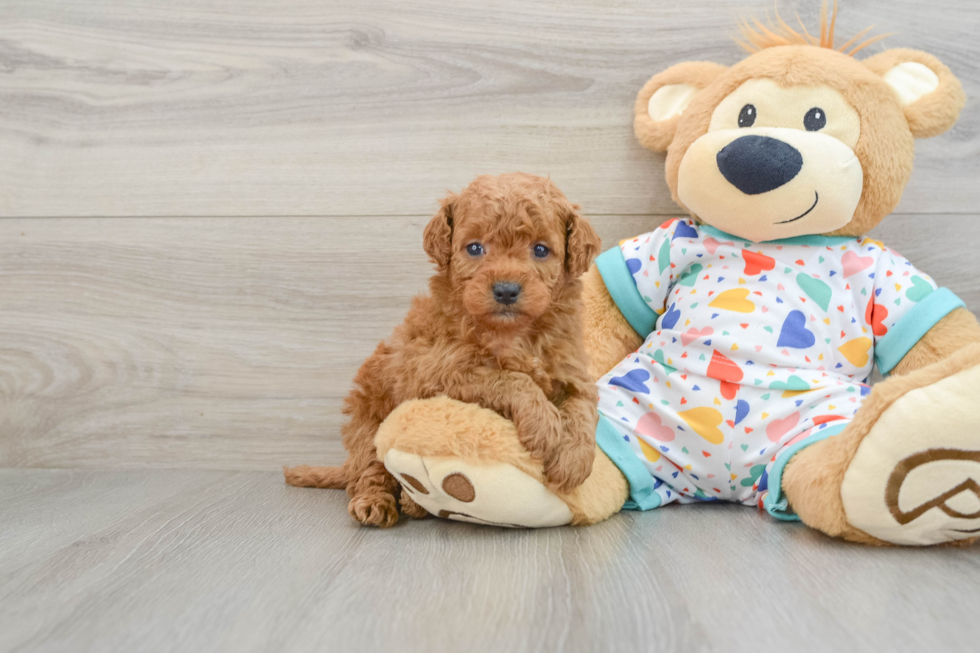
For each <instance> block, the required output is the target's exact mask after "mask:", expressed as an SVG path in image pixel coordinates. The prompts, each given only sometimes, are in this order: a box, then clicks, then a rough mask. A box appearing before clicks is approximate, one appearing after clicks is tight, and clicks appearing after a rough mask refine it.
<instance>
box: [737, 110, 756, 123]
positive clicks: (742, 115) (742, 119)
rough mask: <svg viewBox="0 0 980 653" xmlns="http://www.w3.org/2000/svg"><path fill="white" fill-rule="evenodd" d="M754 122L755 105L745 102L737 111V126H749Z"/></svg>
mask: <svg viewBox="0 0 980 653" xmlns="http://www.w3.org/2000/svg"><path fill="white" fill-rule="evenodd" d="M754 124H755V107H754V106H752V105H751V104H746V105H745V106H744V107H742V110H741V111H739V112H738V126H739V127H751V126H752V125H754Z"/></svg>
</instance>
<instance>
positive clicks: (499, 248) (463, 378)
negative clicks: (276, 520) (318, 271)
mask: <svg viewBox="0 0 980 653" xmlns="http://www.w3.org/2000/svg"><path fill="white" fill-rule="evenodd" d="M578 209H579V207H578V206H575V205H573V204H571V203H570V202H569V201H568V200H567V199H566V198H565V196H564V194H562V192H561V191H560V190H558V188H556V187H555V186H554V185H553V184H552V183H551V181H550V180H548V179H544V178H542V177H536V176H534V175H529V174H524V173H513V174H505V175H500V176H497V177H493V176H489V175H485V176H482V177H477V178H476V180H474V181H473V183H471V184H470V185H469V186H468V187H467V188H466V189H465V190H463V192H461V193H460V194H459V195H452V194H451V195H450V196H449V197H447V198H446V199H444V200H443V201H442V208H441V210H440V211H439V213H438V214H436V216H435V217H434V218H432V220H431V221H430V222H429V224H428V226H427V227H426V228H425V234H424V237H423V241H424V247H425V251H426V253H427V254H428V255H429V257H430V258H431V259H432V260H433V262H434V263H435V264H436V265H437V268H438V271H437V273H436V274H435V276H433V277H432V278H431V279H430V281H429V289H430V291H431V294H430V295H427V296H425V295H423V296H419V297H417V298H416V299H415V300H414V302H413V304H412V308H411V310H410V311H409V313H408V317H407V318H406V319H405V322H404V323H403V324H401V325H400V326H399V327H398V328H396V329H395V332H394V334H393V335H392V337H391V339H390V340H389V341H388V342H382V343H381V344H380V345H378V348H377V350H376V351H375V352H374V354H373V355H371V357H370V358H368V359H367V360H366V361H365V362H364V364H363V365H362V366H361V369H360V370H359V371H358V373H357V376H356V377H355V378H354V383H355V387H354V389H353V390H352V391H351V393H350V394H349V395H348V397H347V400H346V402H345V404H344V414H345V415H348V416H349V417H350V421H349V422H348V423H347V424H346V425H345V426H344V427H343V429H342V431H343V435H344V446H345V447H346V448H347V451H348V452H349V456H348V458H347V461H346V462H345V463H344V465H343V467H333V468H325V467H319V468H311V467H306V466H301V467H296V468H293V469H287V470H286V481H287V482H288V483H290V484H292V485H302V486H313V487H330V488H346V489H347V493H348V495H350V498H351V501H350V506H349V510H350V513H351V515H353V516H354V518H355V519H357V520H358V521H359V522H361V523H364V524H373V525H377V526H381V527H388V526H392V525H393V524H395V523H396V522H397V521H398V504H397V495H399V494H400V495H401V506H402V509H403V510H404V511H405V512H406V513H407V514H409V515H411V516H414V517H422V516H425V514H426V512H425V510H424V509H422V508H421V507H420V506H418V505H417V504H416V503H414V502H413V501H412V499H411V498H410V497H409V496H408V495H407V493H403V492H401V491H400V486H399V484H398V481H396V480H395V479H394V478H393V477H392V476H391V474H389V473H388V472H387V470H386V469H385V467H384V465H383V464H382V463H381V462H380V461H379V460H378V457H377V452H376V451H375V447H374V436H375V434H376V433H377V430H378V427H379V426H380V424H381V422H382V421H384V419H385V418H386V417H387V416H388V414H389V413H391V411H392V410H394V409H395V407H396V406H398V405H399V404H400V403H402V402H404V401H407V400H409V399H424V398H429V397H436V396H439V395H445V396H448V397H451V398H453V399H458V400H460V401H465V402H471V403H477V404H480V405H481V406H483V407H485V408H490V409H492V410H495V411H497V412H498V413H500V414H501V415H503V416H504V417H507V418H508V419H511V420H513V422H514V425H515V426H516V428H517V432H518V434H519V437H520V439H521V442H522V443H523V444H524V446H525V447H527V449H528V451H529V452H530V453H531V454H532V455H535V456H537V457H539V458H540V459H541V460H543V461H544V468H545V473H546V476H547V479H548V482H549V484H550V485H551V486H552V487H553V488H555V489H557V490H561V491H568V490H571V489H572V488H574V487H576V486H577V485H579V484H581V483H582V482H583V481H584V480H585V479H586V477H587V476H588V475H589V473H590V472H591V470H592V462H593V456H594V453H595V446H594V444H595V426H596V421H597V419H598V417H597V413H596V401H597V399H596V390H595V384H594V383H593V381H592V379H591V378H590V377H589V374H588V372H587V369H586V366H587V362H588V361H587V360H586V355H585V352H584V347H583V340H582V318H581V300H580V294H581V283H580V282H579V280H578V277H579V276H580V275H581V274H582V273H584V272H585V271H586V269H588V267H589V265H591V263H592V260H593V259H594V258H595V256H596V254H597V253H598V250H599V237H598V236H597V235H596V233H595V231H593V229H592V227H591V226H590V225H589V224H588V222H586V221H585V220H584V219H583V218H582V217H581V216H580V215H579V214H578Z"/></svg>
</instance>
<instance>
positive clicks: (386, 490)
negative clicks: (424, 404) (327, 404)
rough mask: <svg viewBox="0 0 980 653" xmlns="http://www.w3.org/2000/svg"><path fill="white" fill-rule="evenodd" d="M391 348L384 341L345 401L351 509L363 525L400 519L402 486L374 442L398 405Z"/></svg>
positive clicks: (387, 523)
mask: <svg viewBox="0 0 980 653" xmlns="http://www.w3.org/2000/svg"><path fill="white" fill-rule="evenodd" d="M387 351H388V350H387V347H386V346H385V344H384V343H382V344H381V345H379V346H378V350H377V351H376V352H375V353H374V355H372V356H371V357H369V358H368V359H367V360H366V361H365V362H364V364H363V365H362V366H361V369H360V370H359V371H358V373H357V376H356V377H355V378H354V384H355V388H354V390H352V391H351V393H350V394H349V395H348V396H347V400H346V401H345V402H344V414H346V415H348V416H349V417H350V421H349V422H347V423H346V424H345V425H344V426H343V427H342V428H341V431H342V432H343V434H344V447H346V449H347V451H348V453H349V456H348V458H347V461H346V462H345V463H344V468H343V469H344V474H345V475H346V477H347V494H348V496H350V504H349V505H348V506H347V510H348V512H350V514H351V516H352V517H354V519H356V520H357V521H359V522H361V523H362V524H367V525H371V526H380V527H381V528H388V527H389V526H394V525H395V524H396V523H397V522H398V496H397V494H396V493H398V492H399V489H400V487H399V485H398V481H396V480H395V478H394V477H393V476H392V475H391V474H389V473H388V470H386V469H385V466H384V464H383V463H382V462H381V461H379V460H378V451H377V449H376V448H375V445H374V436H375V435H376V434H377V432H378V427H379V426H380V425H381V422H382V421H384V419H385V417H387V416H388V413H390V412H391V410H392V409H393V408H394V405H396V402H395V401H394V400H393V398H392V397H391V396H390V395H389V394H388V391H387V388H386V385H387V384H386V383H385V382H384V381H385V379H386V378H387V376H388V373H389V370H387V369H386V365H385V360H386V354H387Z"/></svg>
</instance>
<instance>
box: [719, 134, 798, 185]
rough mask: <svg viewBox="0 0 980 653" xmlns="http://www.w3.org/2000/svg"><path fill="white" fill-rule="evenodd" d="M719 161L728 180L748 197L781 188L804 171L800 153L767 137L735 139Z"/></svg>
mask: <svg viewBox="0 0 980 653" xmlns="http://www.w3.org/2000/svg"><path fill="white" fill-rule="evenodd" d="M716 158H717V160H718V169H719V170H720V171H721V174H723V175H724V176H725V179H727V180H728V181H729V182H730V183H731V184H732V186H734V187H735V188H737V189H739V190H740V191H742V192H743V193H745V194H746V195H758V194H759V193H766V192H768V191H771V190H774V189H776V188H779V187H780V186H782V185H783V184H785V183H787V182H788V181H789V180H791V179H792V178H793V177H795V176H796V175H797V174H799V172H800V168H802V167H803V157H802V156H801V155H800V152H799V150H797V149H796V148H795V147H793V146H792V145H790V144H789V143H785V142H783V141H781V140H779V139H777V138H769V137H768V136H742V137H741V138H736V139H735V140H734V141H732V142H731V143H729V144H728V145H726V146H725V147H723V148H721V151H720V152H718V156H717V157H716Z"/></svg>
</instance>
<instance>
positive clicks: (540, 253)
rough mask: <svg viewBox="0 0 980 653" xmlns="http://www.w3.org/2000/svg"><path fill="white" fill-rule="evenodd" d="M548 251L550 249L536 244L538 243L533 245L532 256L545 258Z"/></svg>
mask: <svg viewBox="0 0 980 653" xmlns="http://www.w3.org/2000/svg"><path fill="white" fill-rule="evenodd" d="M550 251H551V250H549V249H548V248H547V247H546V246H545V245H541V244H538V245H535V246H534V256H535V258H547V257H548V253H549V252H550Z"/></svg>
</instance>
